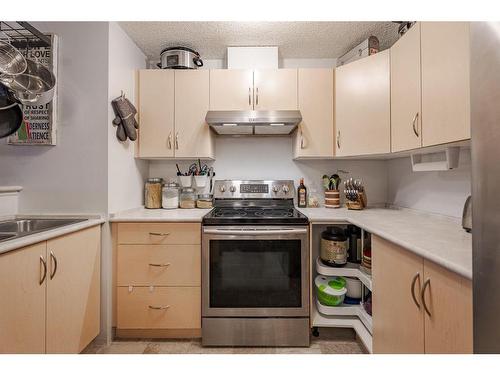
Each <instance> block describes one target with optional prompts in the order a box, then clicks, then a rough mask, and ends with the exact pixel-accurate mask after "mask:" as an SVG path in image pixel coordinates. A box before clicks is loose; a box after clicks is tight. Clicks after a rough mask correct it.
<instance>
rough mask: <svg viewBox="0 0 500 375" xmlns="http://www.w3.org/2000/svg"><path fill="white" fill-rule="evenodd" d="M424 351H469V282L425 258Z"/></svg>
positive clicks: (470, 314) (470, 301)
mask: <svg viewBox="0 0 500 375" xmlns="http://www.w3.org/2000/svg"><path fill="white" fill-rule="evenodd" d="M427 280H428V286H427V287H426V289H425V292H424V295H423V298H425V304H426V306H427V308H428V309H429V312H430V315H429V314H428V313H427V312H426V313H425V352H426V353H472V342H473V341H472V282H471V280H468V279H465V278H464V277H462V276H460V275H457V274H456V273H453V272H451V271H448V270H446V269H443V267H440V266H438V265H437V264H435V263H432V262H430V261H428V260H425V259H424V282H426V281H427Z"/></svg>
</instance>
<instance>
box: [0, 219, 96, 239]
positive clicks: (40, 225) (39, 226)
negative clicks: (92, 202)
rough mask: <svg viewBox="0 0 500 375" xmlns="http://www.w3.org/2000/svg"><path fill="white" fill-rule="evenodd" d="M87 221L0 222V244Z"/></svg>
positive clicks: (25, 220) (17, 220)
mask: <svg viewBox="0 0 500 375" xmlns="http://www.w3.org/2000/svg"><path fill="white" fill-rule="evenodd" d="M85 220H87V219H82V218H66V219H45V218H44V219H42V218H36V219H35V218H23V219H13V220H6V221H0V242H3V241H8V240H13V239H16V238H19V237H24V236H29V235H30V234H35V233H40V232H45V231H47V230H51V229H55V228H59V227H63V226H66V225H71V224H76V223H80V222H82V221H85Z"/></svg>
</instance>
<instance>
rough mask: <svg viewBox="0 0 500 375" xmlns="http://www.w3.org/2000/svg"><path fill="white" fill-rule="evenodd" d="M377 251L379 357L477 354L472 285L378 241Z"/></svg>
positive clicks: (375, 315)
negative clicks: (475, 348)
mask: <svg viewBox="0 0 500 375" xmlns="http://www.w3.org/2000/svg"><path fill="white" fill-rule="evenodd" d="M372 249H373V269H372V275H373V291H374V292H373V351H374V353H472V343H473V340H472V285H471V281H470V280H468V279H465V278H463V277H462V276H460V275H457V274H455V273H453V272H451V271H449V270H447V269H444V268H443V267H441V266H439V265H437V264H435V263H433V262H431V261H429V260H427V259H423V258H422V257H420V256H418V255H416V254H413V253H411V252H410V251H408V250H406V249H404V248H401V247H399V246H397V245H395V244H393V243H391V242H389V241H386V240H384V239H381V238H379V237H377V236H372ZM417 274H418V277H415V276H416V275H417Z"/></svg>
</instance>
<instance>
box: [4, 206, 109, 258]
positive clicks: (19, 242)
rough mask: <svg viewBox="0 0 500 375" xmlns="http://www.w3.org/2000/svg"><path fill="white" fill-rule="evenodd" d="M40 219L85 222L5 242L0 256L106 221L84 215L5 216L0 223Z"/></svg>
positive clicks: (98, 217) (99, 217)
mask: <svg viewBox="0 0 500 375" xmlns="http://www.w3.org/2000/svg"><path fill="white" fill-rule="evenodd" d="M28 217H29V218H40V219H44V218H45V219H60V218H70V217H71V218H85V219H87V220H85V221H82V222H79V223H75V224H70V225H65V226H62V227H59V228H54V229H51V230H46V231H43V232H39V233H33V234H30V235H28V236H24V237H20V238H16V239H13V240H7V241H4V242H0V254H3V253H6V252H9V251H11V250H15V249H19V248H21V247H25V246H29V245H33V244H35V243H38V242H42V241H47V240H49V239H51V238H54V237H59V236H62V235H64V234H68V233H72V232H76V231H79V230H82V229H85V228H90V227H93V226H96V225H100V224H102V223H104V222H106V220H104V219H103V218H102V217H101V216H97V215H96V216H85V215H17V216H10V217H8V216H5V217H0V221H4V220H10V219H14V218H17V219H23V218H28Z"/></svg>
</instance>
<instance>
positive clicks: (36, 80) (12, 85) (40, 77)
mask: <svg viewBox="0 0 500 375" xmlns="http://www.w3.org/2000/svg"><path fill="white" fill-rule="evenodd" d="M26 62H27V68H26V70H25V72H24V73H22V74H18V75H16V76H0V82H1V83H3V84H4V85H5V86H6V87H8V88H9V90H10V91H11V92H12V95H13V96H14V97H15V98H16V99H17V100H19V101H20V102H21V103H22V104H25V105H43V104H47V103H48V102H50V101H51V100H52V98H53V97H54V89H55V86H56V77H55V76H54V74H53V73H52V72H51V71H50V70H49V69H47V68H46V67H44V66H43V65H42V64H39V63H37V62H34V61H33V60H29V59H26Z"/></svg>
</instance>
